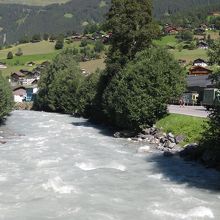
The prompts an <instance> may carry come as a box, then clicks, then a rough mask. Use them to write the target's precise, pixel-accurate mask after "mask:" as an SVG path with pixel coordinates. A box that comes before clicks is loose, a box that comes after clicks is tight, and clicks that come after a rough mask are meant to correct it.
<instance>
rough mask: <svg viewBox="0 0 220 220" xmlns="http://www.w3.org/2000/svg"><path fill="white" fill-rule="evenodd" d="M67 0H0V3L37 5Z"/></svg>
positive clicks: (65, 0)
mask: <svg viewBox="0 0 220 220" xmlns="http://www.w3.org/2000/svg"><path fill="white" fill-rule="evenodd" d="M68 1H69V0H0V4H22V5H38V6H45V5H50V4H55V3H59V4H62V3H66V2H68Z"/></svg>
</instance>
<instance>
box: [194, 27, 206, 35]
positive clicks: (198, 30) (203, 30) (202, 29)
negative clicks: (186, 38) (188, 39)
mask: <svg viewBox="0 0 220 220" xmlns="http://www.w3.org/2000/svg"><path fill="white" fill-rule="evenodd" d="M204 33H205V29H204V28H202V27H200V28H196V29H195V30H194V34H195V35H201V34H204Z"/></svg>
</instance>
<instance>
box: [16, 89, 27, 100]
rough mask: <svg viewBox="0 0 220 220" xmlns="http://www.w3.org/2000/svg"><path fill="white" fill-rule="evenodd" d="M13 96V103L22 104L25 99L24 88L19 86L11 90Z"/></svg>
mask: <svg viewBox="0 0 220 220" xmlns="http://www.w3.org/2000/svg"><path fill="white" fill-rule="evenodd" d="M13 96H14V101H15V102H23V101H24V100H25V99H26V97H27V92H26V89H25V87H23V86H19V87H16V88H14V89H13Z"/></svg>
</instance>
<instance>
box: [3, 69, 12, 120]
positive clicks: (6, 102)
mask: <svg viewBox="0 0 220 220" xmlns="http://www.w3.org/2000/svg"><path fill="white" fill-rule="evenodd" d="M0 100H1V101H0V121H1V120H2V119H3V117H5V116H6V115H7V114H8V113H9V112H10V111H11V110H12V107H13V100H12V91H11V88H10V86H9V83H8V81H7V80H6V79H5V78H4V77H3V76H2V74H1V73H0Z"/></svg>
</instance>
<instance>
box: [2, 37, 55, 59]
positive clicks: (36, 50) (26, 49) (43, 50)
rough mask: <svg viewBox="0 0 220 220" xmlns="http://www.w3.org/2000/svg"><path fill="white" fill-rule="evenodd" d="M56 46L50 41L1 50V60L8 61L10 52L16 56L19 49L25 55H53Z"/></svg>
mask: <svg viewBox="0 0 220 220" xmlns="http://www.w3.org/2000/svg"><path fill="white" fill-rule="evenodd" d="M54 45H55V43H51V42H48V41H41V42H39V43H27V44H20V45H18V46H14V47H12V48H8V49H4V50H0V59H6V58H7V54H8V52H9V51H12V52H13V54H15V53H16V52H17V51H18V48H21V49H22V51H23V54H24V55H33V54H48V53H53V52H54V51H55V49H54Z"/></svg>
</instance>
